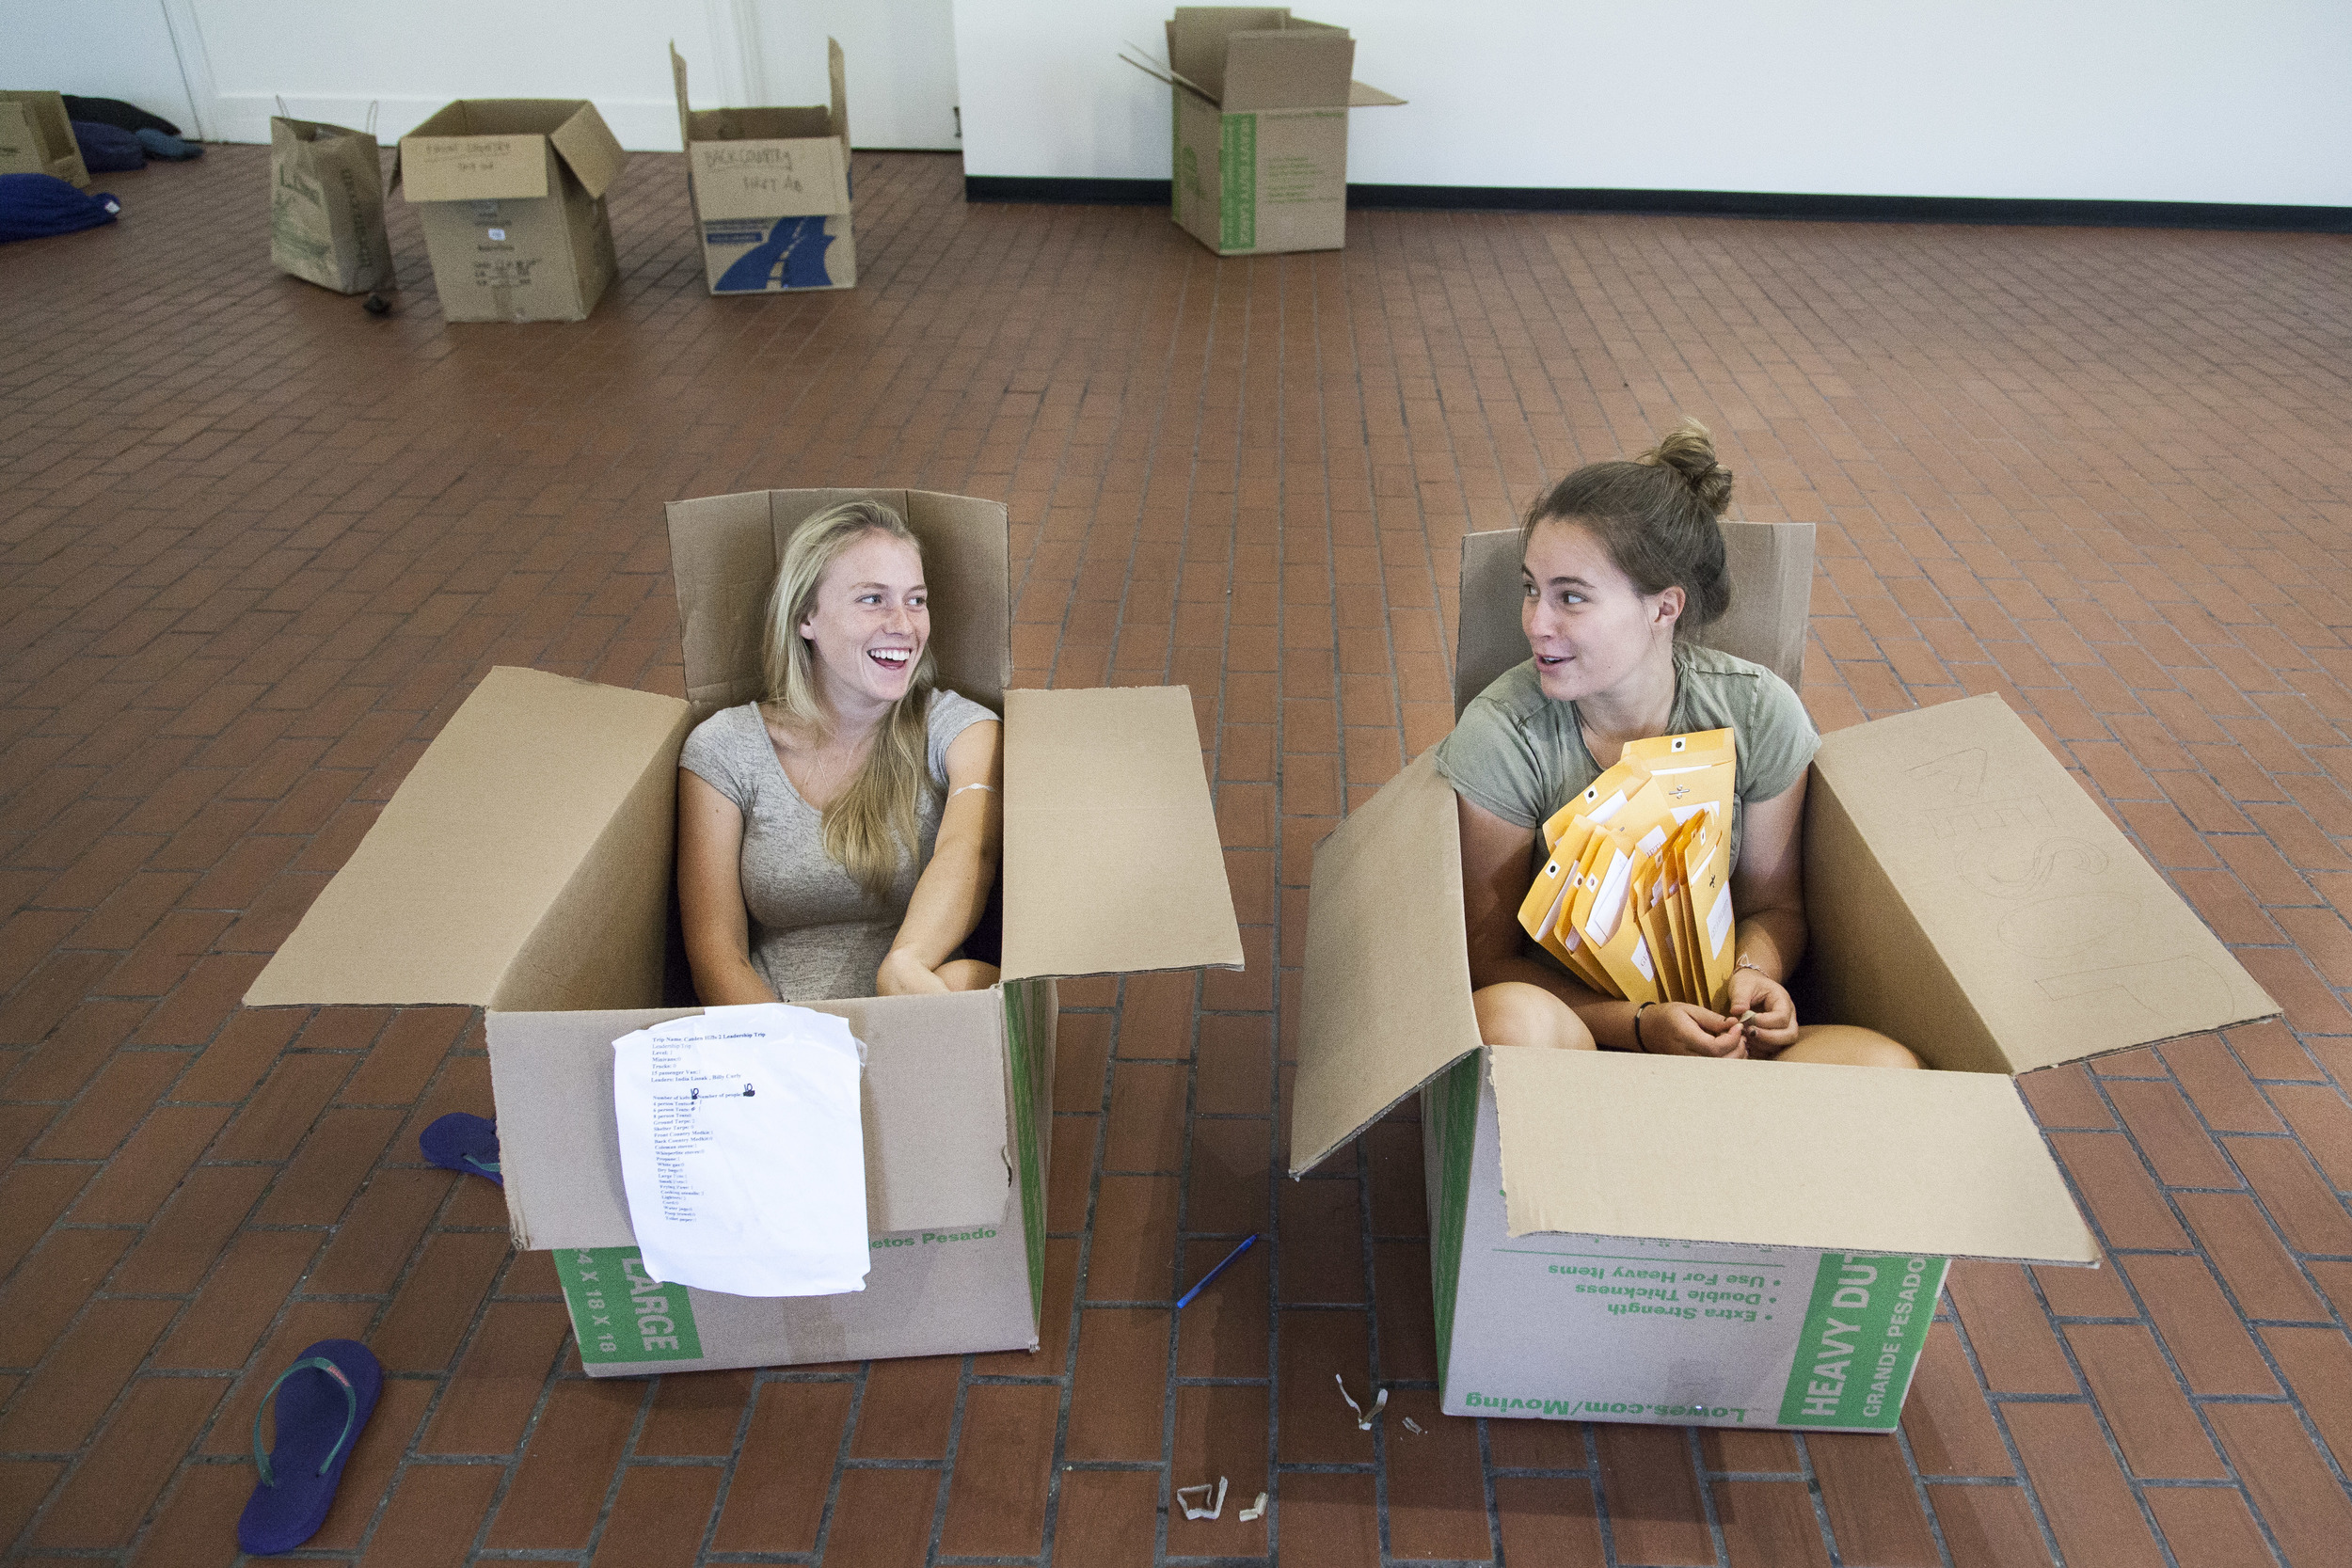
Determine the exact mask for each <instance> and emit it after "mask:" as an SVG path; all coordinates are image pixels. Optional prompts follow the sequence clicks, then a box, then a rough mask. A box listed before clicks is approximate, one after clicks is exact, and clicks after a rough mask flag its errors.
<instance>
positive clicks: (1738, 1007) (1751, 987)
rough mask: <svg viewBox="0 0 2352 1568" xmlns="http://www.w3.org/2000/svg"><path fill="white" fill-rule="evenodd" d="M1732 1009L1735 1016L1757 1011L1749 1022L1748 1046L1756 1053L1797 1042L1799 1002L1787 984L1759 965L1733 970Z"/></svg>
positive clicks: (1763, 1053) (1782, 1048)
mask: <svg viewBox="0 0 2352 1568" xmlns="http://www.w3.org/2000/svg"><path fill="white" fill-rule="evenodd" d="M1730 1011H1731V1016H1732V1018H1733V1019H1734V1020H1737V1019H1739V1018H1740V1017H1741V1016H1742V1015H1744V1014H1747V1013H1751V1012H1753V1013H1754V1014H1755V1015H1756V1016H1755V1017H1754V1018H1752V1019H1749V1020H1748V1022H1747V1042H1748V1046H1749V1049H1750V1051H1751V1053H1754V1054H1756V1055H1758V1056H1769V1055H1771V1054H1772V1053H1774V1052H1776V1051H1786V1050H1787V1049H1788V1047H1790V1046H1792V1045H1794V1044H1796V1043H1797V1005H1796V1004H1795V1003H1794V1002H1791V1001H1790V1000H1789V999H1788V988H1787V987H1786V986H1783V985H1782V984H1781V983H1780V982H1779V981H1778V980H1775V979H1773V978H1772V976H1770V975H1768V974H1765V973H1764V972H1763V971H1762V970H1760V969H1749V968H1740V969H1735V970H1733V971H1732V972H1731V1005H1730Z"/></svg>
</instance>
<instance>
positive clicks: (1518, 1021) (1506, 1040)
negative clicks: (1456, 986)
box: [1470, 980, 1598, 1051]
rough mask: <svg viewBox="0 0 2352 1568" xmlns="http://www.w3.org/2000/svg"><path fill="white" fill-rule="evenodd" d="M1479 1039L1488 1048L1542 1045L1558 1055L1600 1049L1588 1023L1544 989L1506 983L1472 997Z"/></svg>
mask: <svg viewBox="0 0 2352 1568" xmlns="http://www.w3.org/2000/svg"><path fill="white" fill-rule="evenodd" d="M1470 1006H1472V1007H1474V1008H1475V1009H1476V1010H1477V1013H1478V1037H1479V1038H1480V1039H1482V1040H1484V1041H1486V1043H1487V1044H1488V1045H1540V1046H1546V1047H1549V1048H1550V1049H1552V1050H1556V1051H1592V1050H1596V1049H1597V1048H1598V1047H1597V1041H1595V1040H1594V1038H1593V1032H1592V1031H1591V1030H1590V1029H1587V1028H1585V1027H1584V1021H1583V1020H1582V1019H1581V1018H1579V1017H1577V1016H1576V1014H1575V1013H1574V1012H1573V1011H1572V1010H1570V1008H1569V1006H1568V1005H1567V1004H1566V1003H1565V1002H1563V1001H1561V1000H1560V999H1559V998H1558V997H1556V996H1554V995H1552V994H1551V992H1549V991H1548V990H1544V989H1543V988H1542V987H1541V986H1532V985H1529V984H1528V983H1527V982H1526V981H1524V980H1502V981H1499V982H1497V983H1496V984H1494V985H1491V986H1486V987H1483V988H1481V989H1480V990H1475V991H1472V992H1471V993H1470Z"/></svg>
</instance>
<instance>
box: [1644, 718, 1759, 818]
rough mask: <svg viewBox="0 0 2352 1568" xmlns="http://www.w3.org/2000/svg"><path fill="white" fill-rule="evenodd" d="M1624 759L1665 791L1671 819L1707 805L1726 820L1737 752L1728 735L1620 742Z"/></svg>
mask: <svg viewBox="0 0 2352 1568" xmlns="http://www.w3.org/2000/svg"><path fill="white" fill-rule="evenodd" d="M1625 760H1626V761H1628V762H1638V763H1639V764H1641V766H1642V767H1643V768H1645V769H1646V770H1647V771H1648V773H1649V775H1650V777H1652V778H1654V779H1656V780H1657V781H1658V783H1659V785H1660V787H1661V788H1662V789H1663V790H1664V791H1665V792H1666V800H1667V803H1668V804H1669V805H1670V806H1671V807H1672V808H1673V810H1674V814H1675V820H1676V821H1677V822H1679V821H1684V820H1687V819H1688V818H1689V817H1690V816H1691V812H1692V808H1694V807H1697V806H1703V805H1706V806H1713V807H1714V808H1715V810H1716V812H1717V813H1718V814H1720V815H1721V816H1723V819H1724V821H1726V822H1728V821H1729V820H1731V817H1730V812H1731V797H1732V792H1733V791H1734V790H1735V789H1737V788H1738V787H1739V773H1740V754H1739V747H1738V745H1737V743H1736V741H1735V740H1734V739H1733V736H1732V732H1731V731H1729V730H1699V731H1695V732H1693V733H1692V734H1690V735H1660V736H1651V737H1649V738H1648V739H1646V740H1631V741H1628V742H1627V743H1626V748H1625Z"/></svg>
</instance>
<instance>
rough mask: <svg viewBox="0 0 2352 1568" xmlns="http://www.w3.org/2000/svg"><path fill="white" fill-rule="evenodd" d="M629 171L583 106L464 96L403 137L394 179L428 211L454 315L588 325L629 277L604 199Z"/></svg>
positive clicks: (442, 287) (428, 234)
mask: <svg viewBox="0 0 2352 1568" xmlns="http://www.w3.org/2000/svg"><path fill="white" fill-rule="evenodd" d="M627 165H628V153H627V152H624V151H623V150H621V144H620V143H619V142H618V141H615V140H614V139H613V136H612V132H611V131H610V130H608V129H607V128H606V127H605V123H604V117H603V116H601V115H599V114H597V113H596V105H595V104H594V103H587V102H585V101H584V100H580V99H574V98H467V99H460V100H458V101H457V102H456V103H451V104H449V105H448V106H447V107H445V108H442V109H439V110H437V111H436V112H435V113H434V114H433V115H432V116H431V117H430V118H429V119H426V120H425V121H424V122H423V123H422V124H421V125H419V126H418V127H417V128H416V129H415V130H413V131H411V132H409V133H408V134H407V135H405V136H403V137H401V138H400V151H399V155H398V156H397V157H395V158H394V159H393V160H392V181H391V182H392V183H394V184H397V185H401V186H403V187H405V192H406V195H407V198H408V199H409V200H410V201H411V202H413V203H415V204H416V205H417V206H418V208H419V209H420V210H419V212H418V214H417V216H418V219H419V221H420V223H421V227H422V228H423V230H424V247H425V254H426V255H427V256H428V257H430V258H431V260H432V262H433V286H434V288H435V289H436V290H437V291H438V292H439V293H440V296H441V314H442V316H443V318H444V319H446V320H449V321H453V322H482V321H503V322H533V321H584V320H586V319H587V316H588V312H589V311H591V310H593V309H596V301H597V299H598V298H599V297H601V296H602V295H603V293H604V291H605V288H606V286H607V285H608V284H610V283H611V282H612V277H613V274H614V273H615V272H616V271H617V270H618V263H617V262H616V261H614V259H613V254H612V220H611V218H610V215H609V214H607V213H606V211H605V205H604V198H605V193H606V192H607V191H608V190H610V189H612V182H613V181H615V180H617V179H619V178H620V176H621V170H622V168H623V167H625V166H627Z"/></svg>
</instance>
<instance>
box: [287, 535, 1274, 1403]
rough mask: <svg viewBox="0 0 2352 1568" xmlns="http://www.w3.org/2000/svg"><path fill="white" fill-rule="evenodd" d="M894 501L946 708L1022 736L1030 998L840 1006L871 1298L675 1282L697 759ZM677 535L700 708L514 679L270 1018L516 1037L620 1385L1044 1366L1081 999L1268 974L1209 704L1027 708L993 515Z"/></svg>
mask: <svg viewBox="0 0 2352 1568" xmlns="http://www.w3.org/2000/svg"><path fill="white" fill-rule="evenodd" d="M861 496H870V497H873V498H875V499H882V500H884V501H887V502H889V503H890V504H891V505H893V506H894V507H897V508H898V509H899V512H900V515H903V516H904V517H905V518H906V519H907V522H908V524H909V526H911V527H912V528H913V529H914V531H915V532H916V533H917V534H918V535H920V536H921V538H922V539H923V542H924V547H925V558H926V578H927V580H928V582H929V584H930V590H931V611H932V623H933V626H934V633H933V640H932V644H931V646H932V650H933V652H934V654H935V656H936V657H937V659H938V663H939V668H940V673H941V679H942V683H943V684H944V685H946V686H948V687H950V688H952V689H956V690H959V691H961V692H962V693H963V694H964V695H965V696H967V697H970V698H972V699H973V700H975V701H977V702H979V703H982V704H985V705H988V706H989V707H992V708H995V709H998V710H999V711H1001V712H1002V713H1003V714H1004V724H1005V728H1004V812H1005V816H1004V823H1005V832H1004V859H1003V867H1004V873H1003V874H1004V945H1003V958H1004V964H1003V968H1004V980H1003V983H1002V984H1001V985H1000V986H998V987H997V988H995V989H994V990H986V991H973V992H966V993H963V994H961V995H943V996H910V997H880V998H865V999H859V1000H850V1001H842V1002H822V1003H816V1004H812V1006H818V1007H819V1008H821V1009H822V1010H823V1011H826V1012H830V1013H834V1014H837V1015H839V1016H840V1017H842V1018H845V1019H847V1020H848V1021H849V1022H850V1029H851V1032H852V1033H854V1034H855V1035H856V1036H857V1037H858V1038H859V1039H861V1040H863V1041H864V1042H865V1043H866V1047H867V1052H868V1059H867V1069H866V1082H865V1101H866V1194H867V1204H868V1211H869V1225H870V1228H871V1233H872V1238H873V1241H872V1245H873V1265H874V1266H873V1272H872V1274H871V1275H869V1276H868V1277H867V1280H866V1289H865V1290H864V1291H857V1292H853V1293H850V1294H844V1295H835V1296H816V1297H806V1298H798V1299H760V1298H748V1297H739V1296H729V1295H722V1294H718V1293H716V1292H712V1291H697V1290H677V1289H671V1288H665V1287H657V1286H655V1285H653V1284H652V1282H651V1281H649V1280H647V1279H645V1278H644V1275H643V1274H642V1271H641V1270H640V1269H639V1267H638V1259H637V1252H636V1247H635V1233H634V1231H633V1230H632V1229H631V1227H630V1224H629V1213H628V1198H627V1195H626V1193H625V1191H624V1189H623V1187H622V1185H621V1177H620V1163H619V1149H618V1143H617V1134H616V1132H615V1125H614V1117H613V1109H612V1041H613V1040H615V1039H616V1038H618V1037H621V1036H622V1035H625V1034H628V1033H629V1032H630V1031H632V1030H635V1029H640V1028H643V1027H645V1026H646V1025H648V1024H651V1023H655V1022H660V1021H662V1020H665V1019H671V1018H677V1017H681V1016H684V1015H686V1014H688V1013H691V1012H693V1011H695V1010H696V1009H694V1008H692V1007H686V1006H675V1005H673V1006H662V1004H663V1003H664V1002H665V1000H667V1001H671V1002H673V1003H675V1000H676V999H675V997H672V998H665V997H664V995H663V952H664V940H663V932H664V926H665V921H666V919H667V911H668V909H669V902H670V885H671V879H672V851H673V840H674V824H675V799H676V795H675V792H676V786H677V754H678V748H679V746H680V744H681V743H682V742H683V741H684V739H685V737H686V734H687V731H688V730H689V729H690V728H691V726H692V724H693V723H695V722H696V721H699V720H700V719H702V718H704V717H706V716H707V715H709V714H710V713H713V712H715V711H717V710H719V709H721V708H723V707H728V706H732V705H738V704H740V703H743V702H746V701H749V700H750V699H751V698H752V697H753V696H755V694H756V692H757V689H758V670H759V657H758V650H759V621H760V615H761V610H762V606H763V603H764V600H765V597H766V594H767V591H768V584H769V582H770V581H771V579H772V578H773V577H774V575H775V569H776V562H777V561H778V560H779V558H780V557H781V556H782V554H783V550H784V546H785V543H786V541H787V539H789V537H790V536H791V533H792V531H793V530H794V529H795V528H796V527H798V526H799V525H800V524H801V523H802V522H803V521H805V520H806V519H807V518H808V517H810V516H811V515H815V514H816V513H818V512H819V511H821V510H823V509H824V508H826V507H828V506H830V505H832V504H834V502H836V501H841V500H847V499H854V498H857V497H861ZM670 538H671V555H672V561H673V564H674V568H675V575H676V578H677V592H678V610H679V620H680V624H681V625H682V626H683V627H684V637H685V644H686V683H687V692H688V700H687V701H684V702H681V701H679V700H677V699H676V698H674V697H662V696H656V695H653V694H651V693H647V692H643V691H627V690H621V689H616V688H612V687H606V686H596V685H594V684H591V683H589V682H586V681H580V680H572V679H567V678H565V677H563V676H558V675H552V674H547V673H541V672H538V671H532V670H513V669H501V670H494V671H492V672H491V673H490V675H489V676H488V678H486V679H485V680H484V682H483V683H482V685H481V686H480V687H479V688H478V689H476V690H475V691H474V693H473V695H472V696H470V697H469V698H468V700H467V701H466V703H465V705H463V706H462V707H460V708H459V709H458V711H457V713H456V714H455V715H454V716H453V718H452V719H451V721H450V722H449V724H448V726H447V727H446V728H445V729H444V730H443V731H442V733H441V735H440V736H439V737H438V738H437V739H436V740H435V741H434V743H433V745H432V746H431V748H430V749H428V750H427V751H426V752H425V754H424V755H423V757H422V758H421V759H420V760H419V761H418V763H417V766H416V768H415V769H414V770H413V771H412V772H411V773H410V774H409V776H408V778H407V780H406V781H405V783H403V784H402V785H401V786H400V789H399V790H398V791H397V792H396V793H395V794H394V796H393V797H392V800H391V801H390V802H389V804H388V805H387V806H386V807H385V808H384V814H383V816H381V817H380V818H378V819H377V822H376V825H375V827H374V828H373V830H372V831H371V832H369V834H368V836H367V838H366V839H365V840H364V841H363V842H362V843H361V844H360V846H359V847H358V850H357V851H356V852H355V853H354V854H353V856H352V858H351V861H350V863H348V864H347V865H345V866H344V867H343V869H342V872H340V873H339V874H338V875H337V876H336V878H335V879H334V880H333V881H332V882H330V883H329V884H328V885H327V887H326V889H325V891H323V892H322V893H321V894H320V895H319V897H318V900H317V902H316V903H314V904H313V905H312V906H311V908H310V912H309V913H308V914H307V915H305V916H304V917H303V920H302V923H301V925H300V926H299V927H296V929H295V930H294V934H293V935H292V936H290V937H288V938H287V940H286V942H285V944H284V945H283V946H282V947H280V948H279V949H278V954H277V956H276V957H275V958H272V959H271V961H270V964H269V967H268V968H266V969H264V970H263V971H262V974H261V975H260V976H259V977H258V978H257V979H256V980H255V981H254V984H253V988H252V990H250V991H249V992H247V993H246V1003H247V1004H248V1005H251V1006H273V1005H286V1004H310V1005H349V1006H387V1005H399V1004H424V1003H458V1004H468V1005H471V1006H480V1007H485V1008H486V1009H487V1010H488V1015H489V1019H488V1032H489V1045H490V1071H491V1077H492V1084H493V1089H494V1093H495V1096H496V1099H497V1106H498V1114H499V1136H500V1146H501V1160H502V1165H503V1174H504V1176H505V1180H506V1204H507V1213H508V1216H509V1219H510V1222H511V1224H512V1227H513V1229H514V1235H515V1244H516V1246H519V1247H524V1248H529V1249H547V1250H551V1251H552V1252H553V1253H554V1254H555V1262H556V1265H557V1271H558V1273H559V1274H560V1275H561V1276H562V1277H563V1280H564V1293H565V1295H566V1297H567V1299H568V1301H569V1303H570V1306H571V1311H572V1322H573V1325H574V1327H575V1328H576V1329H577V1331H578V1334H579V1338H580V1353H581V1358H582V1361H583V1362H584V1364H585V1365H586V1368H587V1370H588V1371H589V1372H590V1373H591V1374H593V1375H596V1376H608V1377H609V1376H619V1375H633V1374H644V1373H651V1372H662V1371H684V1370H694V1369H697V1368H708V1367H757V1366H771V1365H782V1364H787V1363H794V1362H809V1361H835V1360H841V1359H845V1358H858V1357H865V1356H876V1355H930V1354H948V1353H952V1352H962V1351H989V1350H1018V1349H1034V1348H1035V1347H1036V1344H1037V1328H1038V1313H1039V1311H1040V1309H1041V1300H1042V1291H1043V1288H1044V1287H1043V1277H1044V1275H1043V1269H1044V1227H1045V1178H1046V1155H1047V1150H1048V1148H1049V1147H1050V1145H1051V1142H1052V1140H1051V1139H1050V1137H1049V1136H1048V1135H1047V1132H1048V1130H1049V1127H1050V1123H1051V1117H1052V1085H1053V1061H1054V1023H1055V1016H1056V1013H1055V997H1054V977H1055V976H1057V975H1066V974H1107V973H1113V972H1126V971H1138V970H1151V969H1190V968H1196V967H1221V968H1235V967H1238V966H1239V965H1240V963H1241V934H1240V928H1239V927H1238V925H1237V924H1236V922H1235V919H1234V915H1233V906H1232V895H1231V893H1230V891H1229V889H1228V887H1227V885H1226V880H1225V862H1224V857H1223V854H1222V851H1221V850H1220V848H1219V846H1218V840H1217V832H1216V816H1215V814H1214V812H1213V811H1212V809H1211V807H1210V802H1209V792H1208V784H1207V781H1206V779H1205V777H1204V775H1203V773H1202V770H1201V764H1200V736H1199V732H1198V730H1197V729H1196V727H1195V723H1194V718H1193V708H1192V703H1191V699H1190V698H1189V696H1188V695H1187V694H1186V693H1185V692H1184V689H1181V688H1169V687H1154V688H1136V689H1118V690H1099V689H1095V690H1071V691H1007V690H1006V689H1004V687H1005V680H1006V676H1007V673H1008V671H1009V656H1008V648H1009V627H1010V606H1009V600H1008V589H1007V585H1008V578H1007V570H1006V525H1005V509H1004V507H1003V506H1001V505H999V504H997V503H995V502H993V501H983V500H972V499H965V498H961V497H956V496H940V495H932V494H929V493H927V492H923V491H901V490H891V491H849V490H833V491H827V490H776V491H755V492H752V493H749V494H745V495H737V496H716V497H711V498H708V499H701V500H690V501H679V502H675V503H674V504H673V505H672V506H671V507H670ZM1145 890H1148V895H1146V892H1145ZM779 1196H780V1197H786V1196H788V1195H779Z"/></svg>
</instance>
